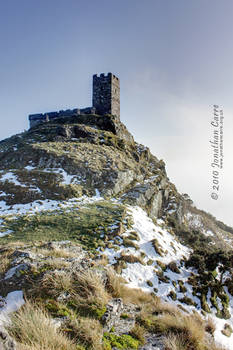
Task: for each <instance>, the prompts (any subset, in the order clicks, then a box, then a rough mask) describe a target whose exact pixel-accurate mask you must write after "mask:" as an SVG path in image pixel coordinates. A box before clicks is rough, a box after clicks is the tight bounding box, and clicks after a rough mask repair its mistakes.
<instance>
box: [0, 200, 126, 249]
mask: <svg viewBox="0 0 233 350" xmlns="http://www.w3.org/2000/svg"><path fill="white" fill-rule="evenodd" d="M124 213H125V208H124V207H123V206H122V205H119V204H113V203H111V202H105V201H99V202H96V203H92V204H88V205H86V206H85V207H84V206H83V207H76V208H72V210H69V209H62V208H59V209H57V210H54V211H43V212H41V213H37V214H34V215H21V216H18V217H16V218H8V217H6V218H5V220H4V224H3V225H4V228H3V229H4V230H11V231H12V234H10V235H8V236H5V237H2V238H0V243H2V244H4V243H8V242H12V241H23V242H35V241H49V240H71V241H72V240H73V241H76V242H77V243H81V244H82V245H83V246H84V247H85V248H89V249H96V248H97V247H98V246H99V245H102V244H103V238H102V235H105V237H106V240H107V239H108V238H111V237H112V236H114V234H115V230H116V228H112V225H120V224H121V222H122V220H123V217H124Z"/></svg>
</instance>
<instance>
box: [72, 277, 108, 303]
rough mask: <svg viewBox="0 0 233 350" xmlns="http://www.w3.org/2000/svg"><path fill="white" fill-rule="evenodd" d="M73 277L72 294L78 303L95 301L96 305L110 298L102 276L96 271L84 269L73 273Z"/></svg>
mask: <svg viewBox="0 0 233 350" xmlns="http://www.w3.org/2000/svg"><path fill="white" fill-rule="evenodd" d="M73 278H74V285H73V290H74V295H75V298H76V300H78V301H79V302H80V303H92V302H95V303H97V304H98V305H105V304H106V303H107V302H108V300H109V299H110V295H109V293H108V292H107V290H106V289H105V284H104V280H103V277H102V276H101V274H100V273H98V272H97V271H92V270H86V271H83V272H82V273H77V274H74V275H73Z"/></svg>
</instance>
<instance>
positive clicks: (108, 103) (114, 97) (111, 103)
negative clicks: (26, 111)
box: [29, 73, 120, 128]
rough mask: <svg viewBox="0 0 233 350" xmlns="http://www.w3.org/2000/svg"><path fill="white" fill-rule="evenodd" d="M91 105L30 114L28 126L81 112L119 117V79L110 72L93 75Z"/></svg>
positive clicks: (76, 114)
mask: <svg viewBox="0 0 233 350" xmlns="http://www.w3.org/2000/svg"><path fill="white" fill-rule="evenodd" d="M92 103H93V107H87V108H82V109H79V108H75V109H68V110H64V111H63V110H61V111H58V112H48V113H39V114H30V115H29V123H30V128H32V127H34V126H36V125H38V124H41V123H46V122H49V121H52V120H54V119H56V118H64V117H73V116H78V115H81V114H99V115H105V114H112V115H115V116H117V117H120V82H119V79H118V78H117V77H116V76H115V75H114V74H112V73H108V74H107V75H105V74H104V73H101V74H100V76H99V77H98V76H97V74H95V75H93V93H92Z"/></svg>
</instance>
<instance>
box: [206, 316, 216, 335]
mask: <svg viewBox="0 0 233 350" xmlns="http://www.w3.org/2000/svg"><path fill="white" fill-rule="evenodd" d="M215 329H216V325H215V322H214V320H213V319H212V318H210V317H208V319H207V321H206V324H205V330H206V332H208V333H210V334H211V335H213V334H214V331H215Z"/></svg>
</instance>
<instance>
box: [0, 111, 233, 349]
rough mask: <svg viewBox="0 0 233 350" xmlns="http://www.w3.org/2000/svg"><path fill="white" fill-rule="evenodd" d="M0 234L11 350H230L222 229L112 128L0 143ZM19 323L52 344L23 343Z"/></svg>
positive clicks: (46, 129)
mask: <svg viewBox="0 0 233 350" xmlns="http://www.w3.org/2000/svg"><path fill="white" fill-rule="evenodd" d="M0 225H1V226H0V245H1V246H0V257H1V263H0V278H1V283H0V295H1V296H2V298H1V297H0V320H2V324H3V325H4V327H5V328H7V329H8V333H9V334H10V336H11V337H13V338H14V341H16V342H18V347H19V348H20V349H21V348H22V349H31V350H32V349H41V350H42V349H53V348H54V349H55V348H56V349H57V348H61V349H75V348H76V349H105V350H108V349H114V348H115V349H133V348H135V349H136V348H138V349H145V350H146V349H148V350H149V349H156V347H157V349H163V350H170V349H172V350H176V349H177V350H181V349H189V350H192V349H193V350H194V349H197V350H202V349H203V350H204V349H206V350H208V349H216V350H217V349H222V348H221V344H222V345H225V346H226V348H227V349H233V347H232V343H233V341H232V340H233V336H232V328H233V316H232V310H233V280H232V272H233V270H232V268H233V253H232V243H233V240H232V239H233V235H232V234H233V229H232V228H230V227H228V226H226V225H224V224H223V223H221V222H219V221H217V220H216V219H215V218H214V217H213V216H211V215H210V214H208V213H205V212H204V211H202V210H199V209H197V208H195V207H194V206H193V204H192V201H191V200H190V198H189V197H188V196H187V195H181V194H180V193H178V191H177V190H176V187H175V186H174V184H172V183H171V182H170V181H169V178H168V177H167V174H166V170H165V164H164V162H163V161H162V160H158V159H157V158H156V157H155V156H154V155H152V154H151V152H150V150H149V149H148V148H147V147H145V146H143V145H141V144H138V143H136V142H135V141H134V138H133V136H132V135H131V134H130V133H129V132H128V130H127V129H126V127H125V126H124V125H123V124H122V123H121V122H120V120H119V118H117V117H114V116H112V115H109V116H98V115H80V116H78V118H77V117H69V118H58V119H55V120H53V121H52V122H48V123H44V124H41V125H37V126H35V127H34V128H31V129H30V130H29V131H26V132H24V133H21V134H18V135H15V136H13V137H10V138H8V139H6V140H3V141H1V142H0ZM15 300H18V305H14V302H15ZM25 300H26V304H25V305H24V306H23V307H21V308H19V306H21V305H23V304H24V303H25ZM18 308H19V311H18V312H17V313H13V314H12V313H10V312H11V311H15V310H16V309H18ZM9 314H11V315H12V316H11V317H12V321H11V324H10V325H7V326H6V321H4V319H5V318H7V319H8V317H9V316H8V315H9ZM29 314H30V315H34V316H33V317H35V319H36V317H37V320H38V322H39V318H40V320H42V319H43V322H44V323H43V322H42V321H41V324H44V326H45V329H46V324H47V326H48V327H50V331H51V339H53V342H54V343H53V344H52V343H49V340H48V339H47V342H46V343H43V342H42V340H40V339H39V338H40V337H39V336H38V335H37V336H36V335H35V334H34V333H33V332H34V330H33V329H31V338H30V337H29V338H30V339H29V338H28V337H27V336H26V334H24V330H23V327H22V324H24V323H23V322H26V319H27V318H28V315H29ZM31 317H32V316H31ZM33 317H32V318H33ZM52 320H53V321H52ZM31 321H32V322H31V323H33V322H35V320H34V321H33V320H31ZM36 322H37V321H36ZM46 322H47V323H46ZM54 325H56V326H54ZM87 325H89V326H88V327H90V329H91V330H92V331H90V332H89V333H90V334H89V333H88V331H87V328H88V327H87ZM24 327H26V328H28V327H29V328H30V327H32V326H31V324H30V325H29V324H25V325H24ZM45 329H44V331H45ZM198 329H199V331H198ZM40 331H41V339H42V338H43V336H42V334H44V333H43V330H42V329H41V330H40ZM0 339H1V336H0ZM5 339H8V340H9V339H10V338H8V335H7V337H6V338H5ZM56 339H57V340H56ZM8 340H7V341H8ZM56 341H57V343H56ZM214 341H216V344H215V343H214ZM3 342H6V341H5V340H3ZM9 342H10V340H9ZM40 342H41V343H40ZM59 342H60V343H59ZM143 343H144V345H143ZM0 344H1V340H0ZM153 344H154V345H153ZM14 346H15V345H14ZM53 346H54V347H53ZM77 346H78V347H77ZM0 347H1V345H0ZM6 349H10V347H6Z"/></svg>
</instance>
